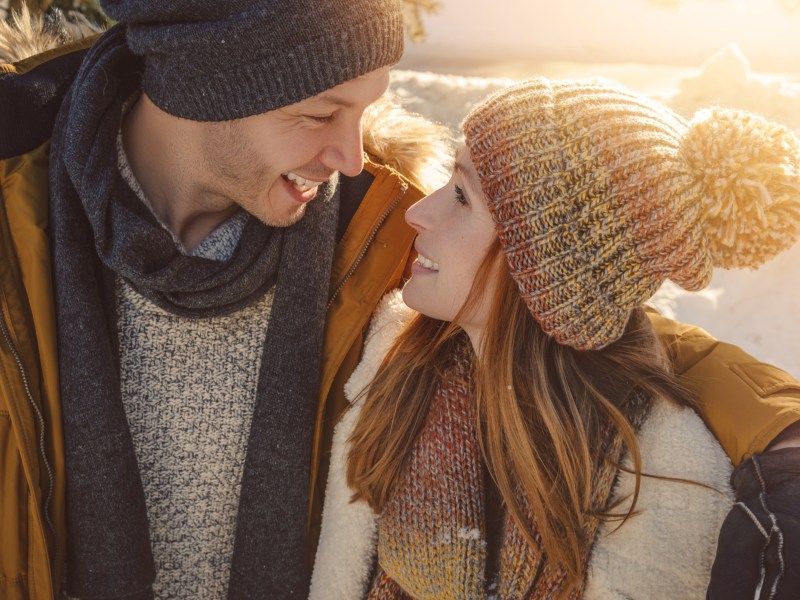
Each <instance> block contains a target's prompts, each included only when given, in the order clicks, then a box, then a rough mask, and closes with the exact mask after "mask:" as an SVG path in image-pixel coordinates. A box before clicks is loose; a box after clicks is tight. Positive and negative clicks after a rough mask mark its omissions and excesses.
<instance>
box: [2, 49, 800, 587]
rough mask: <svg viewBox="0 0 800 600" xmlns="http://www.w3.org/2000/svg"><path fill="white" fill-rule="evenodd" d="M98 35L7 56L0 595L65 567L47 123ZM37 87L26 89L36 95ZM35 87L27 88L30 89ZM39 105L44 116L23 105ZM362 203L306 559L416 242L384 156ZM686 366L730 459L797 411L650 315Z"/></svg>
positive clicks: (56, 577) (332, 337)
mask: <svg viewBox="0 0 800 600" xmlns="http://www.w3.org/2000/svg"><path fill="white" fill-rule="evenodd" d="M90 43H91V40H87V41H83V42H78V43H75V44H71V45H69V46H65V47H62V48H59V49H56V50H52V51H49V52H46V53H44V54H42V55H38V56H36V57H33V58H30V59H27V60H24V61H21V62H18V63H15V64H12V65H0V203H1V204H2V210H0V313H1V314H0V598H2V599H5V600H22V599H31V600H42V599H50V598H54V597H55V596H56V595H57V593H58V590H59V584H60V581H61V577H62V574H63V568H64V553H65V548H66V536H67V531H66V527H65V518H64V513H65V494H64V488H65V473H64V453H63V445H62V442H63V432H62V427H61V413H60V410H61V409H60V404H59V397H58V368H57V357H56V335H55V332H56V322H55V316H54V308H53V292H52V283H51V272H50V253H49V246H48V237H47V233H46V230H47V204H48V185H47V181H48V178H47V173H48V150H49V141H48V139H49V136H50V128H51V127H52V120H53V118H54V117H55V110H57V108H58V102H59V99H60V96H61V95H62V94H63V93H64V91H65V90H66V87H67V86H68V85H69V82H70V81H71V77H72V75H74V72H75V70H76V69H77V66H78V64H79V62H80V59H81V57H82V54H83V51H84V50H85V49H86V48H87V47H88V45H89V44H90ZM31 89H33V90H35V93H32V94H29V92H28V91H29V90H31ZM26 94H27V95H26ZM26 113H27V114H35V115H36V119H31V118H26V117H24V115H25V114H26ZM366 171H367V172H368V173H369V176H370V177H368V179H371V181H370V182H369V185H368V188H367V190H366V193H365V194H364V196H363V200H362V201H361V202H360V204H359V205H358V207H357V210H356V212H355V214H354V216H353V218H352V219H351V220H350V223H349V226H348V228H347V229H346V231H345V232H344V235H343V237H342V238H341V239H340V241H339V242H338V245H337V249H336V254H335V258H334V264H333V271H332V274H331V288H330V289H331V292H330V301H329V308H328V319H327V325H326V331H325V342H324V359H323V368H322V382H321V387H320V394H319V398H320V399H319V405H318V410H317V418H316V425H315V436H314V447H313V462H312V476H311V481H310V482H309V485H310V489H311V495H310V498H311V501H310V505H309V521H308V526H309V533H310V536H309V538H310V544H309V559H312V558H313V555H314V552H315V549H316V542H317V538H318V534H319V522H320V514H321V506H322V499H323V498H322V495H323V493H324V488H325V481H326V480H327V466H328V457H329V452H330V446H331V439H332V432H333V425H334V424H335V423H336V422H337V420H338V418H339V417H340V415H341V413H342V411H343V410H344V409H345V407H346V406H347V401H346V400H345V398H344V394H343V384H344V382H345V381H346V380H347V378H348V377H349V375H350V373H351V372H352V370H353V368H354V367H355V365H356V364H357V362H358V360H359V358H360V354H361V350H362V341H363V340H362V337H363V332H364V330H365V328H366V326H367V324H368V321H369V318H370V315H371V313H372V311H373V309H374V308H375V306H376V305H377V303H378V301H379V300H380V298H381V297H382V296H383V295H384V293H385V292H386V291H388V290H389V289H392V288H395V287H397V286H398V285H399V284H400V282H401V279H402V276H403V273H404V269H405V266H406V264H407V260H408V256H409V254H410V253H411V251H412V242H413V232H412V230H411V229H410V228H409V227H408V226H406V224H405V223H404V219H403V215H404V211H405V209H406V208H407V207H408V206H410V205H411V204H412V203H413V202H415V201H416V200H418V199H419V198H420V197H421V196H422V192H421V191H420V190H419V188H418V187H416V186H415V185H413V184H411V183H410V182H409V180H407V179H406V178H405V177H403V176H402V175H400V174H399V173H398V172H397V171H396V170H394V169H393V168H391V167H389V166H386V165H385V164H382V162H381V161H380V160H378V159H377V158H376V157H374V156H373V157H371V159H370V160H369V161H368V162H367V164H366ZM652 318H653V322H654V324H655V326H656V329H657V331H658V332H659V335H660V336H661V338H662V339H663V341H664V343H665V344H666V346H667V347H668V348H669V350H670V353H671V355H672V357H673V359H674V363H675V367H676V370H677V371H678V372H679V373H681V374H683V375H684V377H685V379H686V381H687V382H688V383H689V384H690V385H691V386H693V387H694V388H695V389H696V390H697V392H698V394H699V395H700V398H701V402H702V404H703V409H702V416H703V418H704V420H705V421H706V423H707V424H708V425H709V427H710V428H711V430H712V431H713V432H714V434H715V435H716V436H717V438H718V439H719V440H720V441H721V443H722V445H723V447H724V448H725V450H726V451H727V453H728V455H729V456H730V457H731V459H732V461H733V462H734V463H738V462H739V461H741V460H742V459H743V458H744V457H746V456H747V455H749V454H750V453H753V452H757V451H760V450H763V449H764V448H765V446H766V445H767V444H768V443H769V441H770V440H771V439H772V438H774V437H775V436H776V435H777V434H778V433H779V432H780V431H782V430H783V429H784V428H785V427H786V426H788V425H789V424H791V423H793V422H795V421H797V420H799V419H800V383H798V382H797V381H796V380H794V379H793V378H791V377H790V376H789V375H787V374H786V373H784V372H782V371H780V370H778V369H776V368H774V367H770V366H767V365H763V364H760V363H758V361H756V360H755V359H754V358H752V357H750V356H748V355H746V354H745V353H743V352H742V351H741V350H739V349H738V348H736V347H734V346H730V345H727V344H723V343H721V342H718V341H716V340H715V339H713V338H712V337H710V336H709V335H708V334H706V333H705V332H703V331H702V330H700V329H698V328H695V327H691V326H687V325H683V324H680V323H676V322H674V321H670V320H669V319H665V318H663V317H661V316H659V315H657V314H655V313H653V316H652Z"/></svg>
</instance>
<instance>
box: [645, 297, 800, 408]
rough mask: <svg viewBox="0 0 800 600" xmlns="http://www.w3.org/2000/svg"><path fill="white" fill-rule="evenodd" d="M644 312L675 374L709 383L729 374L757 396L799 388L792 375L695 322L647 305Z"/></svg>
mask: <svg viewBox="0 0 800 600" xmlns="http://www.w3.org/2000/svg"><path fill="white" fill-rule="evenodd" d="M647 313H648V316H649V317H650V321H651V322H652V323H653V327H654V329H655V331H656V334H657V335H658V337H659V339H660V340H661V342H662V344H663V345H664V347H665V348H666V349H667V352H668V353H669V355H670V358H671V359H672V363H673V366H674V368H675V371H676V373H678V375H681V376H683V375H689V374H690V375H692V376H694V377H695V378H698V379H702V380H705V381H707V382H709V385H713V383H714V381H717V382H719V380H720V378H726V377H731V376H733V377H736V378H737V379H739V380H741V381H742V382H743V383H745V384H746V385H747V386H748V387H749V388H752V389H753V391H755V392H757V393H758V394H759V395H761V396H768V395H770V394H773V393H778V392H781V391H789V390H792V391H794V392H795V393H796V392H797V391H800V382H799V381H798V380H797V379H796V378H795V377H793V376H792V375H790V374H789V373H787V372H785V371H783V370H782V369H779V368H778V367H774V366H772V365H769V364H766V363H763V362H761V361H760V360H758V359H757V358H756V357H754V356H751V355H750V354H748V353H747V352H745V351H744V350H742V349H741V348H740V347H738V346H736V345H734V344H729V343H726V342H724V341H721V340H718V339H716V338H715V337H713V336H712V335H711V334H709V333H708V332H706V331H704V330H703V329H702V328H700V327H697V326H696V325H689V324H687V323H681V322H680V321H675V320H673V319H670V318H668V317H665V316H664V315H661V314H660V313H658V311H656V310H654V309H651V308H648V309H647Z"/></svg>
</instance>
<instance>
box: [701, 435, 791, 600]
mask: <svg viewBox="0 0 800 600" xmlns="http://www.w3.org/2000/svg"><path fill="white" fill-rule="evenodd" d="M731 485H732V486H733V489H734V491H735V492H736V504H734V506H733V508H732V509H731V512H730V513H728V516H727V517H726V518H725V521H724V522H723V523H722V529H720V532H719V545H718V546H717V556H716V558H715V559H714V565H713V567H712V568H711V581H710V583H709V586H708V593H707V595H706V598H707V600H798V599H800V448H784V449H782V450H775V451H773V452H767V453H764V454H756V455H754V456H753V457H752V458H751V459H749V460H747V461H745V462H743V463H742V464H740V465H739V466H738V467H736V469H734V471H733V475H731Z"/></svg>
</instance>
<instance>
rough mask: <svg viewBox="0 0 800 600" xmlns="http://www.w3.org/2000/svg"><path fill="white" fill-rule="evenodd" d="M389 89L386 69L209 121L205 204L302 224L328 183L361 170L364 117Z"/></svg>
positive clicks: (277, 223)
mask: <svg viewBox="0 0 800 600" xmlns="http://www.w3.org/2000/svg"><path fill="white" fill-rule="evenodd" d="M388 85H389V67H384V68H381V69H377V70H375V71H372V72H370V73H367V74H366V75H362V76H361V77H358V78H356V79H351V80H350V81H347V82H345V83H342V84H340V85H337V86H336V87H334V88H331V89H329V90H327V91H325V92H322V93H321V94H318V95H316V96H313V97H311V98H307V99H306V100H302V101H300V102H297V103H295V104H290V105H289V106H285V107H283V108H279V109H277V110H273V111H270V112H267V113H264V114H261V115H255V116H252V117H247V118H244V119H238V120H235V121H225V122H221V123H204V124H203V127H204V133H203V148H204V150H203V157H202V162H203V165H202V169H201V171H202V172H203V187H204V189H205V190H206V194H207V195H206V199H205V200H210V201H211V202H212V203H213V204H214V205H216V206H219V207H220V208H224V207H225V206H226V205H228V206H230V205H231V204H237V205H239V206H240V207H242V208H243V209H244V210H246V211H247V212H249V213H250V214H252V215H253V216H254V217H256V218H257V219H259V220H261V221H263V222H264V223H266V224H267V225H273V226H278V227H284V226H287V225H291V224H292V223H295V222H297V221H298V220H299V219H300V218H301V217H302V216H303V214H304V212H305V207H306V204H307V203H308V202H310V201H311V200H313V199H314V198H315V197H316V195H317V192H318V188H319V186H320V185H321V184H323V183H325V182H326V181H328V180H331V179H332V178H335V177H336V176H337V173H338V172H342V173H344V174H345V175H349V176H355V175H358V174H359V173H360V172H361V169H362V168H363V166H364V161H363V148H362V145H361V117H362V115H363V113H364V110H365V109H366V108H367V106H369V105H370V104H371V103H372V102H374V101H375V100H377V99H378V98H379V97H380V96H381V95H382V94H383V93H384V92H385V91H386V88H387V87H388Z"/></svg>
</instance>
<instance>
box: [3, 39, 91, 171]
mask: <svg viewBox="0 0 800 600" xmlns="http://www.w3.org/2000/svg"><path fill="white" fill-rule="evenodd" d="M11 31H12V30H9V29H7V28H6V29H2V30H0V47H3V46H8V45H9V44H11V43H12V40H9V39H8V36H9V35H11V33H10V32H11ZM32 35H33V34H32ZM3 36H6V37H3ZM95 39H96V38H95V37H94V36H93V37H88V38H84V39H81V40H77V41H75V42H72V43H69V44H65V45H62V46H58V47H55V48H51V49H49V50H46V51H44V52H41V53H38V54H35V55H33V56H29V57H26V58H23V59H21V60H19V61H17V62H6V63H3V64H0V159H6V158H9V157H12V156H18V155H21V154H24V153H27V152H30V151H32V150H34V149H35V148H38V147H39V146H41V145H42V144H43V143H44V142H46V141H47V140H48V139H49V138H50V136H51V134H52V129H53V124H54V123H55V119H56V115H57V114H58V109H59V107H60V106H61V102H62V100H63V98H64V95H65V94H66V93H67V90H68V89H69V86H70V85H71V84H72V80H73V79H74V78H75V74H76V73H77V72H78V68H79V67H80V64H81V61H82V60H83V56H84V54H85V53H86V50H87V48H89V46H91V44H92V43H93V42H94V40H95ZM0 62H2V61H0Z"/></svg>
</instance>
